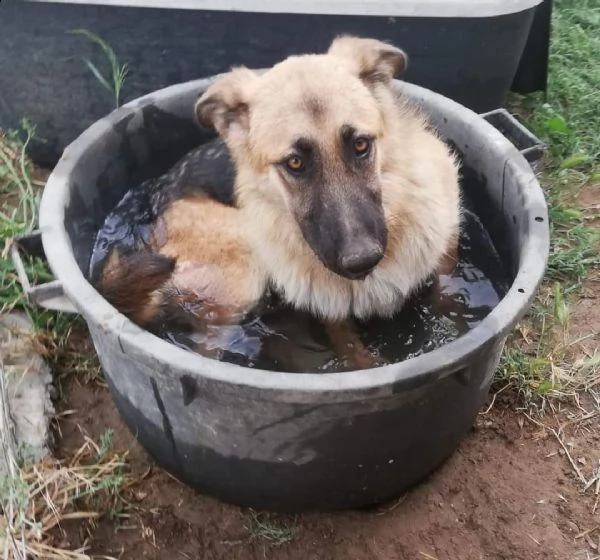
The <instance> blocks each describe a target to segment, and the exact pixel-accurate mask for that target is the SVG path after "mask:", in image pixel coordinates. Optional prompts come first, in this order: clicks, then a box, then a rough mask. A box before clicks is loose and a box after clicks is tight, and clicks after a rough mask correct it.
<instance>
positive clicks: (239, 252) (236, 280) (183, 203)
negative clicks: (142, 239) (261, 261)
mask: <svg viewBox="0 0 600 560" xmlns="http://www.w3.org/2000/svg"><path fill="white" fill-rule="evenodd" d="M239 218H240V216H239V212H238V211H237V210H236V209H235V208H232V207H229V206H225V205H223V204H220V203H218V202H215V201H213V200H210V199H208V198H198V199H193V200H188V199H181V200H177V201H175V202H174V203H173V204H172V205H171V206H170V207H169V208H168V209H167V211H166V212H165V214H164V215H163V217H162V220H161V221H162V223H163V227H164V228H165V232H164V235H165V237H166V242H165V243H164V244H163V245H162V246H160V247H158V246H157V247H156V248H155V249H156V250H157V252H158V253H159V254H161V255H165V256H167V257H175V258H176V259H177V266H176V268H175V271H174V272H173V276H172V277H171V283H172V285H173V286H174V287H175V288H177V289H179V290H187V291H189V292H192V293H195V294H197V296H198V299H199V300H201V301H205V300H209V301H214V302H218V303H219V304H220V305H222V306H224V307H228V308H230V309H231V310H232V311H235V312H236V313H237V312H239V313H245V312H247V311H248V310H249V309H251V308H252V307H253V306H254V305H255V304H256V302H257V301H258V299H260V297H261V295H262V294H263V293H264V291H265V282H266V278H265V276H264V274H263V273H262V272H261V270H260V269H259V268H258V267H257V266H256V264H255V259H254V258H253V254H252V251H251V249H250V247H249V245H248V244H247V242H246V240H245V233H244V229H245V227H246V224H244V223H242V222H241V221H240V219H239Z"/></svg>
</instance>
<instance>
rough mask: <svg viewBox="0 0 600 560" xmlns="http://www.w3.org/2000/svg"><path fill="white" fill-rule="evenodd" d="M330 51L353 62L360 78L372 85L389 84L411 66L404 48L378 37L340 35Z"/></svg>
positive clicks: (351, 63) (331, 53)
mask: <svg viewBox="0 0 600 560" xmlns="http://www.w3.org/2000/svg"><path fill="white" fill-rule="evenodd" d="M327 54H330V55H333V56H336V57H338V58H340V59H343V60H344V61H345V62H346V63H348V64H350V65H351V68H352V69H353V70H354V71H355V72H356V73H357V74H358V76H359V77H360V79H361V80H363V81H364V82H366V83H367V84H369V85H375V84H378V83H384V84H388V83H389V82H391V80H392V79H393V78H396V77H398V76H399V75H400V74H402V73H403V72H404V71H405V70H406V68H407V66H408V57H407V56H406V53H405V52H404V51H403V50H401V49H399V48H397V47H394V46H393V45H388V44H387V43H384V42H383V41H378V40H377V39H363V38H360V37H350V36H341V37H337V38H336V39H334V41H333V43H331V46H330V47H329V51H328V53H327Z"/></svg>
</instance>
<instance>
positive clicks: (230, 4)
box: [28, 0, 543, 19]
mask: <svg viewBox="0 0 600 560" xmlns="http://www.w3.org/2000/svg"><path fill="white" fill-rule="evenodd" d="M28 1H29V2H43V3H46V4H75V5H102V6H108V7H128V8H155V9H156V8H158V9H179V10H198V11H200V10H202V11H224V12H242V13H263V14H267V13H271V14H273V13H276V14H312V15H333V16H361V17H373V16H375V17H428V18H466V19H471V18H490V17H497V16H503V15H507V14H513V13H518V12H523V11H526V10H529V9H531V8H535V7H536V6H538V5H539V4H541V3H542V1H543V0H477V2H473V1H472V0H402V1H400V2H398V1H396V2H394V1H390V0H387V1H386V0H366V1H365V0H305V1H304V2H286V3H285V5H283V4H282V2H281V0H227V1H226V2H225V1H224V0H28Z"/></svg>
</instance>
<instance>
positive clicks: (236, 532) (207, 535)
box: [60, 379, 600, 560]
mask: <svg viewBox="0 0 600 560" xmlns="http://www.w3.org/2000/svg"><path fill="white" fill-rule="evenodd" d="M63 389H64V400H63V402H62V406H63V407H64V408H65V409H76V410H77V412H76V413H75V414H74V415H71V416H67V417H66V418H64V419H63V420H61V421H60V431H61V433H62V438H61V443H60V453H61V454H62V455H67V456H68V455H70V454H72V453H73V452H74V451H75V450H76V449H77V448H78V447H79V446H80V445H81V443H82V441H83V436H84V435H88V436H90V437H91V438H93V439H94V440H95V441H98V440H99V439H100V436H101V435H102V434H103V433H104V432H105V430H106V429H107V428H112V429H114V431H115V434H114V440H113V443H114V449H115V450H116V451H118V450H129V452H130V455H129V460H130V463H131V468H132V470H133V472H134V474H135V475H136V476H138V477H142V475H143V474H144V473H147V476H146V477H145V478H144V479H143V480H142V481H141V482H139V483H138V484H136V485H134V486H133V487H132V488H131V490H130V492H129V494H130V498H131V500H132V507H131V508H130V511H129V513H130V514H131V517H130V518H128V519H127V520H125V521H124V522H123V521H122V522H121V527H120V528H119V529H117V526H116V525H115V524H114V523H113V522H111V521H109V520H108V519H105V520H104V521H101V522H100V524H99V525H98V526H97V527H96V529H95V530H94V531H92V535H93V540H92V541H91V549H90V553H93V554H106V555H112V556H115V557H120V558H123V559H136V560H137V559H139V558H151V559H161V560H162V559H169V560H175V559H177V558H183V559H186V558H187V559H194V560H195V559H202V560H204V559H205V560H213V559H214V560H217V559H218V560H221V559H222V560H250V559H265V558H266V559H282V560H288V559H289V560H306V559H310V560H313V559H314V560H321V559H322V560H341V559H344V560H346V559H350V560H354V559H356V560H396V559H397V560H403V559H407V560H412V559H423V560H427V559H429V560H431V559H435V560H503V559H506V560H533V559H544V560H554V559H556V560H570V559H573V560H574V559H576V558H577V559H581V560H584V559H587V558H593V556H587V555H586V554H587V552H586V551H588V550H589V551H591V550H592V549H593V547H592V548H590V542H591V543H592V545H594V546H595V543H597V542H598V534H597V533H594V532H591V533H589V534H588V540H590V539H592V540H590V542H587V541H586V539H585V538H584V537H580V538H576V537H577V535H578V534H580V533H582V532H584V531H586V530H589V529H593V528H594V527H595V526H596V525H597V524H598V521H599V519H598V517H597V516H594V515H592V514H591V513H590V510H591V509H592V507H593V499H592V498H594V495H593V493H591V495H590V498H589V499H588V498H587V497H586V496H583V497H582V496H580V495H579V490H578V487H577V482H576V481H575V480H574V477H573V470H572V468H571V467H570V466H569V464H568V462H567V461H566V457H561V456H560V455H559V454H558V451H559V444H558V442H557V441H556V439H554V438H553V437H551V436H550V434H549V432H548V430H544V429H541V428H539V427H538V426H537V425H535V424H534V423H531V422H530V421H528V420H524V417H523V416H518V415H516V414H515V413H514V412H511V411H510V410H509V409H508V408H504V407H503V405H502V404H500V405H499V406H498V405H497V406H496V408H494V409H492V411H491V412H490V413H488V414H481V415H480V417H479V419H478V422H477V425H476V426H475V427H474V429H473V430H472V431H471V433H470V434H469V435H468V436H467V437H466V438H465V440H464V441H463V443H462V445H461V446H460V448H459V449H458V450H457V452H456V453H455V454H454V456H453V457H452V458H451V459H450V460H449V461H448V462H447V463H446V464H445V465H444V466H443V467H442V468H441V469H440V470H439V471H438V472H436V473H435V474H434V475H432V476H431V477H430V479H429V480H427V481H426V482H425V483H423V484H421V485H420V486H419V487H417V488H415V489H413V490H412V491H410V492H409V493H408V494H407V495H405V496H404V497H403V499H401V500H399V501H398V502H395V503H391V504H386V505H384V506H382V507H380V508H378V509H376V510H371V511H360V512H359V511H351V512H344V513H337V514H330V515H323V514H311V515H303V516H299V517H297V518H292V517H289V516H277V515H270V516H265V517H262V518H260V519H262V520H264V521H266V523H269V524H275V525H276V526H278V527H280V526H284V527H285V526H287V527H289V528H290V529H291V531H292V533H291V535H290V536H291V537H293V538H292V540H290V542H287V543H285V544H281V545H275V544H272V543H271V542H269V541H268V540H267V539H266V538H265V535H264V534H261V533H260V531H258V530H256V528H255V526H254V525H255V520H256V514H253V512H249V511H248V510H243V509H241V508H238V507H234V506H229V505H226V504H222V503H220V502H218V501H216V500H213V499H211V498H208V497H205V496H202V495H199V494H196V493H194V492H192V491H190V490H189V489H187V488H186V487H184V486H183V485H182V484H180V483H179V482H177V481H175V480H174V479H172V478H171V477H170V476H169V475H167V474H166V473H165V472H164V471H162V470H161V469H159V468H158V467H155V466H153V465H152V462H151V461H150V460H149V459H148V458H147V456H146V455H145V453H144V451H143V450H142V449H141V448H140V446H139V445H138V444H137V443H136V442H135V440H134V439H133V437H132V436H131V435H130V433H129V432H128V430H127V429H126V428H125V426H124V424H123V423H122V422H121V420H120V419H119V416H118V413H117V411H116V409H115V407H114V406H113V404H112V402H111V399H110V395H109V393H108V391H107V390H106V389H105V388H103V387H101V386H99V385H97V384H93V383H87V384H85V385H82V384H79V383H77V382H76V381H74V380H73V379H71V380H70V381H68V382H67V383H66V385H65V386H64V387H63ZM593 421H595V420H594V419H592V420H590V421H588V422H593ZM590 434H592V435H591V436H590V437H592V440H591V441H590V442H589V443H592V444H593V445H594V446H595V450H596V451H595V455H596V457H595V458H594V460H593V464H596V465H597V464H598V463H597V461H598V459H600V455H599V451H600V444H599V441H598V439H599V438H598V436H597V435H596V433H595V430H593V431H590ZM586 451H588V452H589V448H588V447H587V444H586ZM582 460H583V459H582ZM587 461H588V462H587V464H588V465H592V459H591V457H590V458H589V459H588V460H587ZM582 469H583V464H582ZM148 470H149V472H148ZM588 502H589V503H588ZM253 519H254V522H253ZM63 531H64V532H63V539H64V540H66V541H67V542H69V544H70V545H71V546H73V547H76V546H80V545H81V544H83V538H84V536H83V531H82V529H81V527H80V526H79V525H73V526H69V525H65V526H63ZM63 539H61V540H63ZM63 542H64V541H63Z"/></svg>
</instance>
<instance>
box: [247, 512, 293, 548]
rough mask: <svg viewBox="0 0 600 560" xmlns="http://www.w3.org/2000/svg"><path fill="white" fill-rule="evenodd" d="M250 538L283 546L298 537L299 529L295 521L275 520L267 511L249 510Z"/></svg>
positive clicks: (271, 544)
mask: <svg viewBox="0 0 600 560" xmlns="http://www.w3.org/2000/svg"><path fill="white" fill-rule="evenodd" d="M245 527H246V530H247V531H248V535H249V540H250V541H251V542H252V541H258V542H262V543H263V544H268V545H270V546H281V545H283V544H287V543H289V542H291V541H293V540H295V539H297V538H298V534H299V529H298V526H297V525H296V523H295V521H294V522H291V523H287V522H284V521H281V520H280V521H275V520H274V519H273V518H272V516H270V515H269V514H266V513H258V512H256V511H254V510H253V509H251V510H249V513H248V522H247V525H246V526H245Z"/></svg>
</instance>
